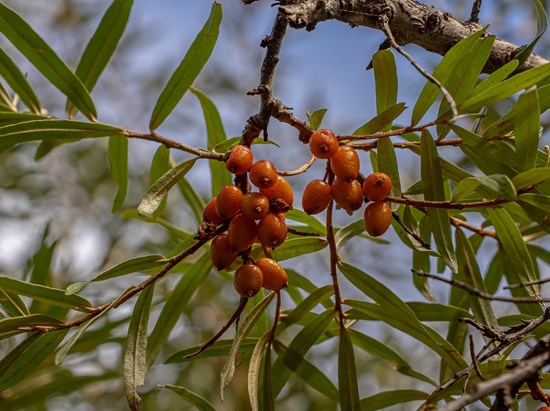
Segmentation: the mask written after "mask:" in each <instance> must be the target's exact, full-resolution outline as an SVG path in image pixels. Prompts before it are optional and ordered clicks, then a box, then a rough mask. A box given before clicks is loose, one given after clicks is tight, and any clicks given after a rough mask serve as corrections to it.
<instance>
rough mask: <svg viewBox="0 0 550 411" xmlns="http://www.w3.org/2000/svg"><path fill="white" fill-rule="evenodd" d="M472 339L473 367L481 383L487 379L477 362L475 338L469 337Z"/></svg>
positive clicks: (471, 354)
mask: <svg viewBox="0 0 550 411" xmlns="http://www.w3.org/2000/svg"><path fill="white" fill-rule="evenodd" d="M469 337H470V356H471V357H472V365H473V366H474V370H475V371H476V374H477V376H478V377H479V379H480V380H481V381H485V377H483V374H482V373H481V370H480V369H479V364H478V362H477V356H476V353H475V348H474V337H472V335H471V334H470V335H469Z"/></svg>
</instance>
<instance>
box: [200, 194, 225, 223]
mask: <svg viewBox="0 0 550 411" xmlns="http://www.w3.org/2000/svg"><path fill="white" fill-rule="evenodd" d="M202 219H203V220H204V221H205V222H207V223H210V224H213V225H218V224H220V223H221V222H222V221H223V218H221V217H220V216H219V215H218V213H217V212H216V197H214V198H213V199H212V200H210V201H209V202H208V204H206V207H204V210H203V211H202Z"/></svg>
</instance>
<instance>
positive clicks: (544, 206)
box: [519, 193, 550, 215]
mask: <svg viewBox="0 0 550 411" xmlns="http://www.w3.org/2000/svg"><path fill="white" fill-rule="evenodd" d="M519 200H520V201H524V202H526V203H529V204H531V205H533V206H535V207H537V208H539V209H541V210H542V211H544V212H545V213H546V214H547V215H550V197H549V196H545V195H542V194H534V193H525V194H522V195H520V196H519ZM520 204H521V203H520Z"/></svg>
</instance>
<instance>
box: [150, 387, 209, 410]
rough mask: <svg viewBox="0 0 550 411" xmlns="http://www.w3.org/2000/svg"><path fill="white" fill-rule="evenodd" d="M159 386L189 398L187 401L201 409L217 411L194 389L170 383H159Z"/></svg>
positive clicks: (186, 398)
mask: <svg viewBox="0 0 550 411" xmlns="http://www.w3.org/2000/svg"><path fill="white" fill-rule="evenodd" d="M159 387H160V388H166V389H168V390H170V391H172V392H174V393H176V394H177V395H179V396H180V397H181V398H183V399H185V400H187V402H189V403H190V404H192V405H194V406H195V407H197V409H198V410H199V411H216V409H215V408H214V407H213V406H212V405H211V404H210V403H209V402H208V401H207V400H206V399H205V398H204V397H202V396H200V395H199V394H196V393H194V392H193V391H189V390H188V389H187V388H183V387H178V386H177V385H170V384H166V385H159Z"/></svg>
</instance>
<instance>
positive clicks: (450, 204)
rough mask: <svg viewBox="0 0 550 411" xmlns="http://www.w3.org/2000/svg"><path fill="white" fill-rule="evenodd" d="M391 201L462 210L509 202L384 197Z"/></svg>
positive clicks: (417, 205)
mask: <svg viewBox="0 0 550 411" xmlns="http://www.w3.org/2000/svg"><path fill="white" fill-rule="evenodd" d="M386 200H387V201H390V202H392V203H398V204H406V205H409V206H413V207H418V208H447V209H450V210H463V209H465V208H478V207H493V206H497V205H500V204H505V203H509V201H508V200H506V199H504V198H496V199H494V200H484V201H472V202H469V203H455V202H452V201H428V200H414V199H412V198H410V197H405V196H403V197H388V198H387V199H386Z"/></svg>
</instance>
